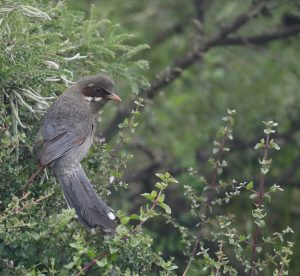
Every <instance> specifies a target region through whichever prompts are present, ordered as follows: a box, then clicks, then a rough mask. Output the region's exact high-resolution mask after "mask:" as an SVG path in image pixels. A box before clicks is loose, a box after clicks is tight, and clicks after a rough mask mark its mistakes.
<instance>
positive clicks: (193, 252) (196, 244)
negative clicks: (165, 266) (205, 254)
mask: <svg viewBox="0 0 300 276" xmlns="http://www.w3.org/2000/svg"><path fill="white" fill-rule="evenodd" d="M198 244H199V240H198V239H196V241H195V243H194V248H193V251H192V255H191V257H190V260H189V262H188V264H187V266H186V268H185V270H184V272H183V274H182V276H186V275H187V273H188V271H189V269H190V266H191V264H192V261H193V259H194V258H195V255H196V251H197V247H198Z"/></svg>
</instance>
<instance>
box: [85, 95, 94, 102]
mask: <svg viewBox="0 0 300 276" xmlns="http://www.w3.org/2000/svg"><path fill="white" fill-rule="evenodd" d="M84 98H85V99H86V100H87V101H88V102H91V101H92V100H93V97H88V96H84Z"/></svg>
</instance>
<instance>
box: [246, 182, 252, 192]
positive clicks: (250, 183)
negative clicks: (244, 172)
mask: <svg viewBox="0 0 300 276" xmlns="http://www.w3.org/2000/svg"><path fill="white" fill-rule="evenodd" d="M246 189H247V190H251V189H253V181H250V182H249V183H248V184H247V185H246Z"/></svg>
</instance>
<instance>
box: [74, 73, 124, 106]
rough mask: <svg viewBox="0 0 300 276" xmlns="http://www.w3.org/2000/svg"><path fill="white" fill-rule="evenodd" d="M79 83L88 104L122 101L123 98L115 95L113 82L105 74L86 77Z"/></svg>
mask: <svg viewBox="0 0 300 276" xmlns="http://www.w3.org/2000/svg"><path fill="white" fill-rule="evenodd" d="M77 83H78V85H79V89H80V92H81V93H82V95H83V97H84V99H85V100H86V101H88V102H99V103H105V102H107V101H108V100H113V101H117V102H120V101H121V98H120V97H119V96H118V95H117V94H115V93H114V83H113V81H112V80H111V79H110V78H109V77H108V76H106V75H104V74H99V75H96V76H88V77H84V78H81V79H80V80H79V81H78V82H77Z"/></svg>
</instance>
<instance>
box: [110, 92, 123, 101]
mask: <svg viewBox="0 0 300 276" xmlns="http://www.w3.org/2000/svg"><path fill="white" fill-rule="evenodd" d="M107 99H109V100H113V101H116V102H121V101H122V100H121V98H120V97H119V96H118V95H117V94H115V93H111V94H110V95H109V96H107Z"/></svg>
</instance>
